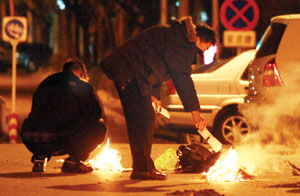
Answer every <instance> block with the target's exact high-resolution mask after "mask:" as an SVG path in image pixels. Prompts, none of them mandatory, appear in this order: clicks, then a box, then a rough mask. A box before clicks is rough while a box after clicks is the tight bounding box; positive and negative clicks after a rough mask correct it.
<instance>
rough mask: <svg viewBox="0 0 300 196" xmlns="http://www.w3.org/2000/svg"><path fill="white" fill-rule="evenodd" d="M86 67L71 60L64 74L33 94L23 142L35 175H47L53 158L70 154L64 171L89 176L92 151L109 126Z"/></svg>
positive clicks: (54, 77)
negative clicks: (90, 82) (103, 117)
mask: <svg viewBox="0 0 300 196" xmlns="http://www.w3.org/2000/svg"><path fill="white" fill-rule="evenodd" d="M87 80H88V75H87V71H86V67H85V64H84V63H83V62H81V61H80V60H79V59H70V60H68V61H67V62H66V63H65V64H64V66H63V71H62V72H59V73H55V74H52V75H50V76H48V77H47V78H46V79H45V80H44V81H42V82H41V84H40V85H39V86H38V88H37V90H36V91H35V93H34V95H33V100H32V108H31V112H30V113H29V115H28V117H27V118H26V119H25V120H24V122H23V124H22V128H21V139H22V141H23V143H24V144H25V146H26V147H27V148H28V150H29V151H31V152H32V154H33V155H32V159H31V161H32V163H33V168H32V172H44V171H45V168H46V164H47V161H49V160H50V158H51V156H55V155H64V154H68V155H69V157H68V158H67V159H66V160H65V161H64V163H63V165H62V167H61V171H62V172H70V173H87V172H92V171H93V169H92V168H91V167H89V166H88V165H85V164H84V163H83V161H85V160H86V159H87V158H88V156H89V154H90V152H91V151H93V150H94V149H95V148H96V147H97V145H99V144H100V143H102V142H103V140H104V138H105V135H106V126H105V124H104V123H103V122H102V120H101V119H102V109H101V107H100V105H99V101H98V98H97V96H96V94H95V92H94V89H93V87H92V86H91V85H90V84H89V83H88V82H87Z"/></svg>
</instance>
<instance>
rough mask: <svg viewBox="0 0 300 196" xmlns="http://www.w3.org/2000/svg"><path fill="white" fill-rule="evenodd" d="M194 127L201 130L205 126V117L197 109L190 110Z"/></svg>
mask: <svg viewBox="0 0 300 196" xmlns="http://www.w3.org/2000/svg"><path fill="white" fill-rule="evenodd" d="M191 114H192V117H193V121H194V124H195V127H196V128H197V129H199V130H200V131H202V130H203V129H204V128H205V127H206V120H205V118H204V117H203V116H202V115H201V114H200V113H199V111H192V112H191Z"/></svg>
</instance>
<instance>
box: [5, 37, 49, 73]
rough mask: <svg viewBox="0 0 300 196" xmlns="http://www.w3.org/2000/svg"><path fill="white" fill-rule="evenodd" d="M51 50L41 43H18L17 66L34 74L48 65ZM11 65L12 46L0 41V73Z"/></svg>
mask: <svg viewBox="0 0 300 196" xmlns="http://www.w3.org/2000/svg"><path fill="white" fill-rule="evenodd" d="M51 55H52V50H51V48H50V47H49V46H48V45H46V44H42V43H19V44H18V46H17V54H16V57H17V66H18V68H23V69H25V70H27V71H28V72H35V71H37V70H38V68H39V67H41V66H45V65H47V64H49V62H50V59H51ZM11 64H12V46H11V44H10V43H8V42H4V41H0V72H6V71H7V70H8V69H9V68H11Z"/></svg>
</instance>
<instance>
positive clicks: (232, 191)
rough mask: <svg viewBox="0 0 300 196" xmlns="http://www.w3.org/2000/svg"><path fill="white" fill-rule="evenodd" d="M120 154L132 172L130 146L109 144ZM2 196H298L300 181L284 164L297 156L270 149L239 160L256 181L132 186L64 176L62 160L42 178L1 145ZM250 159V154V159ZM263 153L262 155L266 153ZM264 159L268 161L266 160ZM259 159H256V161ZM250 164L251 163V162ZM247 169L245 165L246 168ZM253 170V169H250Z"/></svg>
mask: <svg viewBox="0 0 300 196" xmlns="http://www.w3.org/2000/svg"><path fill="white" fill-rule="evenodd" d="M177 147H178V145H177V144H154V145H153V152H152V157H153V158H154V159H155V160H156V159H157V158H159V157H161V155H162V154H164V153H165V152H166V150H167V149H169V150H170V149H171V150H176V149H177ZM111 148H113V149H116V150H118V151H119V152H120V155H121V157H122V159H121V164H122V166H123V167H124V168H130V166H131V158H130V151H129V146H128V144H111ZM0 150H1V153H0V185H1V186H0V193H1V195H14V196H15V195H43V196H44V195H46V196H47V195H143V196H146V195H151V196H152V195H188V196H193V195H194V196H195V195H205V196H210V195H214V196H215V195H226V196H229V195H234V196H240V195H244V196H246V195H272V196H275V195H280V196H281V195H297V194H300V176H294V175H293V174H292V168H291V167H290V165H288V164H287V160H289V161H291V162H292V163H294V164H295V165H296V166H299V165H300V158H299V157H300V156H299V155H300V154H298V153H297V151H293V150H290V149H283V148H280V147H279V148H273V147H272V148H270V149H269V150H268V152H267V154H264V156H262V157H260V156H258V154H259V153H257V151H256V149H255V148H249V149H248V153H244V155H243V156H240V157H239V158H241V159H246V158H244V157H245V154H246V155H248V158H249V159H248V160H252V164H253V163H256V169H255V170H253V173H252V174H254V173H255V177H254V179H251V180H247V181H244V182H224V181H221V182H218V181H207V180H206V179H205V178H203V177H202V175H200V174H178V173H175V172H174V171H172V170H169V171H166V172H167V173H168V175H169V176H168V179H167V180H166V181H137V180H130V179H129V175H130V172H103V171H94V172H93V173H89V174H77V175H75V174H64V173H61V172H60V166H61V162H59V160H61V159H64V158H66V157H65V156H58V157H53V158H52V159H51V161H50V162H49V164H48V166H47V171H46V172H45V173H31V172H30V171H31V168H32V164H31V163H30V157H31V154H30V153H29V152H28V151H27V149H26V148H25V147H24V146H23V145H22V144H0ZM251 152H252V153H253V154H252V153H251ZM264 153H266V152H264ZM267 155H268V156H267ZM258 157H260V159H258ZM249 162H251V161H249ZM250 165H251V164H249V167H250ZM253 168H254V167H253Z"/></svg>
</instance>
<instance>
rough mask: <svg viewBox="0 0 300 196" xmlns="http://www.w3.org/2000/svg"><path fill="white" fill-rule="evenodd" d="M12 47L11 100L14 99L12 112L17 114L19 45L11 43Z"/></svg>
mask: <svg viewBox="0 0 300 196" xmlns="http://www.w3.org/2000/svg"><path fill="white" fill-rule="evenodd" d="M11 45H12V90H11V99H12V106H11V110H12V112H16V86H17V62H16V53H17V45H18V43H17V42H15V41H12V42H11Z"/></svg>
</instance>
